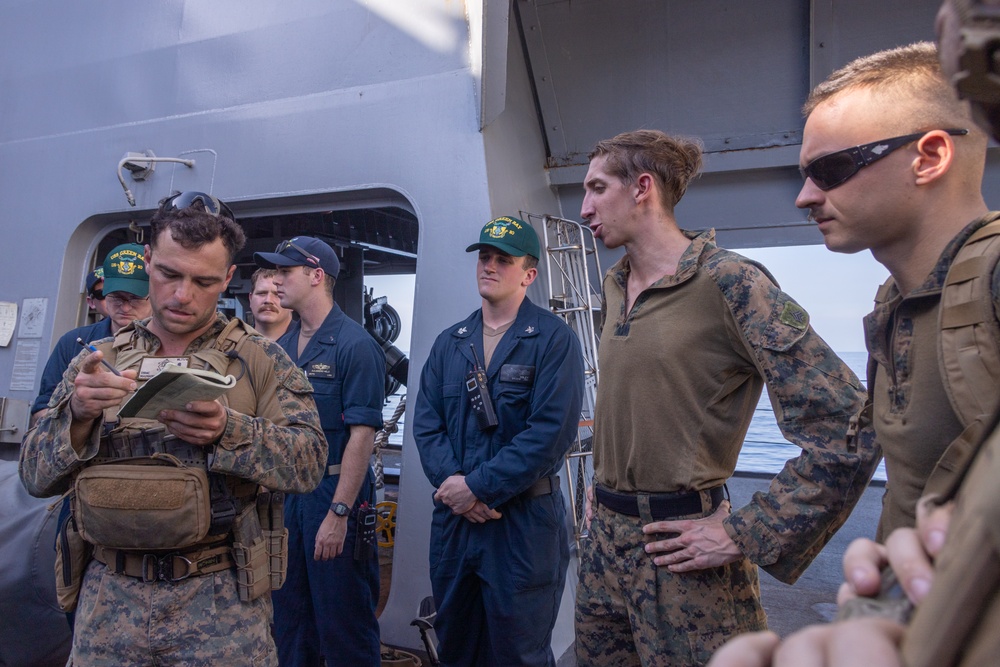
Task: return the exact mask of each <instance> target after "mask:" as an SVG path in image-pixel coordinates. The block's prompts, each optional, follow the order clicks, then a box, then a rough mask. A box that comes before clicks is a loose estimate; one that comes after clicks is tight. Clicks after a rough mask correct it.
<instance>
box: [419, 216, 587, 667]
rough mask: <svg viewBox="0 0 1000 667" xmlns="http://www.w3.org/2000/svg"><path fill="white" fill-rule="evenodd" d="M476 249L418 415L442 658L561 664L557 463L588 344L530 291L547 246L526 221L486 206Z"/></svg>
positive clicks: (506, 666) (564, 533)
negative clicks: (469, 287) (480, 388)
mask: <svg viewBox="0 0 1000 667" xmlns="http://www.w3.org/2000/svg"><path fill="white" fill-rule="evenodd" d="M468 251H469V252H472V251H479V260H478V263H477V266H476V271H477V279H478V285H479V294H480V296H482V309H481V310H477V311H476V312H474V313H473V314H472V315H471V316H469V318H468V319H466V320H465V321H463V322H459V323H458V324H455V325H454V326H451V327H449V328H448V329H446V330H445V331H444V332H443V333H442V334H441V335H440V336H438V338H437V340H436V341H435V343H434V347H433V348H432V349H431V352H430V356H429V358H428V360H427V363H426V365H425V366H424V368H423V372H422V374H421V379H420V393H419V395H418V397H417V405H416V410H415V414H414V425H413V433H414V438H415V440H416V444H417V448H418V449H419V451H420V460H421V463H422V464H423V468H424V472H425V473H426V475H427V477H428V479H430V481H431V484H433V485H434V486H435V487H436V488H437V491H436V493H435V494H434V500H435V508H434V518H433V525H432V528H431V545H430V570H431V584H432V588H433V591H434V602H435V605H436V607H437V619H436V621H435V624H434V630H435V632H436V633H437V637H438V641H439V642H440V648H439V656H440V658H441V663H442V664H443V665H468V666H473V665H474V666H477V667H478V666H485V665H496V666H502V667H514V666H516V665H555V660H554V658H553V655H552V650H551V648H550V643H551V638H552V627H553V625H554V624H555V621H556V614H557V613H558V611H559V601H560V598H561V597H562V591H563V585H564V583H565V579H566V567H567V564H568V562H569V548H568V545H569V535H568V530H567V526H566V509H565V505H564V500H563V496H562V494H561V493H560V491H559V478H558V477H557V476H556V475H557V473H558V472H559V469H560V466H561V465H562V462H563V458H564V456H565V454H566V452H567V450H568V449H569V447H570V445H571V444H572V443H573V441H574V440H575V438H576V434H577V429H578V425H579V420H580V408H581V402H582V399H583V382H584V376H583V357H582V354H581V351H580V345H579V342H578V341H577V339H576V337H575V335H574V334H573V332H572V331H571V330H570V329H569V327H567V326H566V324H564V323H563V322H562V320H560V319H559V318H558V317H556V316H555V315H553V314H552V313H550V312H549V311H547V310H544V309H542V308H539V307H538V306H535V305H534V304H532V303H531V302H530V301H529V300H528V299H527V298H525V292H526V290H527V287H528V286H529V285H530V284H531V283H532V282H533V281H534V279H535V277H536V276H537V274H538V271H537V269H536V268H535V266H536V264H537V263H538V258H539V255H540V248H539V243H538V236H537V235H536V234H535V231H534V229H532V228H531V226H530V225H528V224H527V223H525V222H524V221H522V220H518V219H517V218H510V217H502V218H497V219H496V220H492V221H490V222H489V223H487V225H486V226H485V227H484V228H483V230H482V233H481V234H480V240H479V243H475V244H473V245H471V246H469V248H468ZM473 347H474V348H475V354H473V351H472V348H473ZM477 358H478V360H479V361H478V364H479V365H481V366H482V367H483V368H485V373H486V378H487V382H486V386H487V388H488V393H489V396H487V397H483V398H484V399H485V400H486V401H491V404H492V406H493V408H494V410H495V414H496V422H497V423H496V426H488V425H483V424H480V422H479V420H478V419H477V416H476V412H475V411H474V406H473V403H472V402H471V400H470V395H475V394H476V392H474V391H473V392H470V387H472V386H474V385H475V381H474V379H471V380H472V382H471V384H470V376H469V373H470V371H472V370H473V368H474V366H476V365H477V361H476V359H477Z"/></svg>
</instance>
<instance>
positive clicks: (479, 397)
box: [465, 343, 500, 431]
mask: <svg viewBox="0 0 1000 667" xmlns="http://www.w3.org/2000/svg"><path fill="white" fill-rule="evenodd" d="M469 347H470V348H472V358H473V359H474V360H475V365H473V367H472V370H471V371H469V374H468V375H466V376H465V390H466V392H467V393H468V396H469V406H470V407H471V408H472V411H473V412H474V413H476V423H477V424H478V425H479V430H480V431H488V430H490V429H491V428H496V425H497V424H498V423H500V422H498V421H497V415H496V413H495V412H494V411H493V399H492V398H490V390H489V388H488V387H487V386H486V371H485V370H484V369H483V368H482V367H481V366H480V365H479V355H477V354H476V346H475V345H473V344H471V343H470V344H469Z"/></svg>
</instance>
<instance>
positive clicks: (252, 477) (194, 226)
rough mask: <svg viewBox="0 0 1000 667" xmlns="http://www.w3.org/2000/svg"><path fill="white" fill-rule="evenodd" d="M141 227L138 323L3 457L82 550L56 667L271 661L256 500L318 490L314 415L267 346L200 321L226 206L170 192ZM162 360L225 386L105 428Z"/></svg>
mask: <svg viewBox="0 0 1000 667" xmlns="http://www.w3.org/2000/svg"><path fill="white" fill-rule="evenodd" d="M151 227H152V229H151V232H150V241H149V245H147V246H146V247H145V249H144V260H145V263H146V267H147V270H148V272H149V300H150V306H151V309H152V317H150V318H149V319H146V320H143V321H136V322H133V323H132V324H130V325H129V326H127V327H125V329H123V330H122V331H120V332H119V333H118V334H117V335H116V336H115V337H114V338H107V339H104V340H103V341H99V342H97V343H96V348H97V350H96V351H93V352H91V351H87V350H85V351H83V352H81V353H80V355H79V356H77V358H76V359H74V360H73V362H72V364H71V365H70V367H69V369H68V370H67V371H66V374H65V375H64V377H63V381H62V383H61V384H60V385H59V386H58V387H57V388H56V390H55V393H54V394H53V397H52V400H51V402H50V404H51V406H52V407H50V408H49V409H48V410H47V411H46V412H45V413H44V416H43V417H42V419H41V420H40V421H39V422H38V424H37V426H35V427H34V428H33V429H31V430H29V431H28V433H27V434H26V436H25V439H24V442H23V443H22V446H21V460H20V469H19V471H20V476H21V481H22V482H23V483H24V486H25V488H26V489H27V490H28V492H29V493H30V494H32V495H34V496H38V497H44V496H50V495H54V494H60V493H64V492H66V491H67V490H71V489H75V500H74V501H73V515H74V520H75V522H74V524H73V532H74V533H78V534H79V536H80V538H81V539H82V540H84V541H86V542H89V543H90V547H91V548H90V554H92V558H93V559H92V560H90V561H89V565H86V566H85V571H83V573H82V574H81V575H80V577H81V579H82V581H81V580H77V583H78V585H79V586H80V588H79V598H78V600H77V601H76V602H75V604H76V626H75V632H74V637H73V649H72V654H71V656H70V663H71V664H73V665H75V666H77V667H84V666H88V665H153V664H156V665H238V664H249V663H250V662H253V663H254V664H261V665H264V664H266V665H276V664H277V654H276V651H275V646H274V641H273V640H272V638H271V632H270V622H271V617H272V613H271V600H270V597H269V595H268V592H269V589H270V587H271V585H272V583H273V582H274V581H275V579H276V578H277V575H278V573H277V572H272V571H271V568H270V566H269V561H270V560H271V558H270V556H271V555H272V553H271V552H272V547H274V546H275V545H273V544H272V543H271V541H270V540H269V539H267V537H265V535H264V534H263V533H262V530H263V528H262V526H261V523H260V520H259V514H258V511H259V508H258V502H259V500H260V498H261V497H260V494H259V489H260V487H264V488H266V489H270V490H274V491H283V492H298V493H303V492H308V491H311V490H312V489H313V488H315V486H316V485H317V484H318V483H319V481H320V479H321V478H322V474H323V466H324V463H325V461H326V450H327V447H326V441H325V439H324V438H323V432H322V429H321V427H320V422H319V416H318V414H317V412H316V405H315V403H314V401H313V398H312V395H311V388H310V386H309V383H308V381H307V380H306V378H305V376H304V374H303V373H302V372H301V371H300V370H299V369H298V368H296V367H295V365H294V364H292V362H291V361H290V360H289V358H288V355H287V354H285V352H284V350H282V349H281V347H279V346H278V345H277V344H276V343H272V342H270V341H268V340H267V339H265V338H263V337H262V336H259V335H256V334H253V333H251V331H252V330H249V331H248V329H247V328H246V327H245V326H244V325H243V323H242V322H240V321H239V320H236V319H234V320H228V319H227V318H226V317H225V316H224V315H222V314H220V313H218V312H216V304H217V303H218V299H219V295H220V294H221V293H222V292H223V291H224V290H225V289H226V287H227V285H228V284H229V281H230V280H231V279H232V276H233V273H234V271H235V270H236V266H235V265H234V264H233V260H234V258H235V256H236V254H237V253H238V252H239V251H240V250H241V249H242V247H243V244H244V242H245V236H244V233H243V230H242V228H241V227H240V226H239V224H237V223H236V221H235V220H234V219H233V215H232V212H231V211H230V210H229V208H228V207H227V206H225V204H223V203H222V202H220V201H219V200H217V199H216V198H215V197H213V196H211V195H208V194H205V193H200V192H185V193H181V194H178V195H175V196H172V197H168V198H166V199H164V200H163V201H162V202H161V203H160V206H159V208H158V210H157V212H156V213H155V214H154V215H153V218H152V221H151ZM168 360H169V362H171V363H175V364H177V365H181V366H188V367H190V368H198V369H211V370H214V371H216V372H218V373H221V374H229V375H232V376H234V377H235V378H236V383H235V386H233V387H232V388H230V389H229V390H228V391H227V393H226V394H224V395H223V396H222V397H221V398H220V399H218V400H213V401H191V402H189V403H187V404H186V405H184V406H182V407H178V408H175V409H169V410H163V411H161V412H160V413H159V414H158V415H157V417H156V419H155V420H154V419H137V418H120V417H118V409H119V407H120V406H121V404H122V403H123V402H124V401H125V399H126V398H128V396H129V395H130V394H131V392H134V391H135V390H136V389H137V388H138V386H139V385H141V384H142V383H143V382H144V381H145V380H146V379H148V378H149V377H151V376H152V375H153V374H154V373H155V371H156V370H158V369H159V368H160V367H162V366H163V364H164V363H165V362H166V361H168ZM108 366H111V368H108ZM275 548H276V549H277V551H279V552H280V548H278V547H275ZM65 553H66V552H65V551H64V555H65ZM75 553H80V552H78V551H77V552H75ZM273 555H274V556H275V557H278V558H280V557H281V554H280V553H274V554H273ZM81 557H82V558H83V559H84V560H83V562H84V563H86V557H87V556H86V555H83V556H81ZM74 565H75V564H74V561H73V560H72V559H68V560H67V561H66V567H67V568H68V569H69V570H72V569H73V568H74ZM261 565H263V571H262V570H261ZM260 584H262V585H260Z"/></svg>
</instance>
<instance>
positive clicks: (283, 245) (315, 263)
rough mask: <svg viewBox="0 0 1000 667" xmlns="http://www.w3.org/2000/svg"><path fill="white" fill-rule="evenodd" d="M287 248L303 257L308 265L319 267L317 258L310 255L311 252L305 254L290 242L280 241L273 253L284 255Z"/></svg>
mask: <svg viewBox="0 0 1000 667" xmlns="http://www.w3.org/2000/svg"><path fill="white" fill-rule="evenodd" d="M289 248H291V249H292V250H295V251H297V252H298V253H299V254H300V255H302V256H303V257H305V258H306V261H307V262H308V263H310V264H312V265H313V266H316V267H318V266H319V257H317V256H316V255H314V254H312V253H311V252H306V251H305V250H303V249H302V248H300V247H299V246H297V245H295V244H294V243H292V242H291V241H282V242H281V243H279V244H278V247H277V248H275V249H274V252H276V253H278V254H279V255H283V254H285V251H286V250H288V249H289Z"/></svg>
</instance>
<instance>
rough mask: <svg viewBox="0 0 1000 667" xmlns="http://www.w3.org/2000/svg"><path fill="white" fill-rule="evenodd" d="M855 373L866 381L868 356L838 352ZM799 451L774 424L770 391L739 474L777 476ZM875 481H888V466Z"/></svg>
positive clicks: (758, 412) (757, 413)
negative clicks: (886, 473)
mask: <svg viewBox="0 0 1000 667" xmlns="http://www.w3.org/2000/svg"><path fill="white" fill-rule="evenodd" d="M837 354H838V355H840V358H841V359H843V360H844V361H845V362H846V363H847V365H848V366H850V367H851V370H852V371H854V372H855V373H856V374H857V376H858V377H859V378H861V381H862V382H864V380H865V364H866V362H867V360H868V353H867V352H838V353H837ZM799 451H800V450H799V448H798V447H796V446H795V445H793V444H791V443H790V442H788V441H787V440H785V438H784V437H783V436H782V435H781V431H780V430H779V429H778V424H777V422H775V420H774V412H772V411H771V402H770V400H769V399H768V397H767V390H765V391H764V393H763V394H762V395H761V397H760V402H759V403H758V404H757V410H756V411H755V412H754V416H753V421H752V422H750V430H748V431H747V437H746V439H745V440H744V441H743V449H742V451H741V452H740V459H739V462H738V463H737V464H736V467H737V469H738V470H747V471H751V472H767V473H774V472H778V470H780V469H781V466H783V465H784V464H785V461H787V460H788V459H790V458H793V457H795V456H798V455H799ZM874 478H875V479H881V480H884V479H885V464H884V463H883V464H880V465H879V467H878V470H877V471H876V472H875V477H874Z"/></svg>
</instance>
